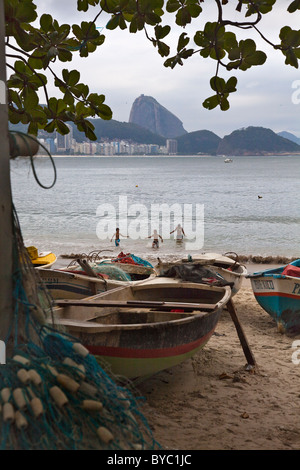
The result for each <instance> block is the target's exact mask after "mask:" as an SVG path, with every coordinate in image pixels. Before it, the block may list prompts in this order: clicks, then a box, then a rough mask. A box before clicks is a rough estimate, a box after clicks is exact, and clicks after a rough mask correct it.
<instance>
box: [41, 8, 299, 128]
mask: <svg viewBox="0 0 300 470" xmlns="http://www.w3.org/2000/svg"><path fill="white" fill-rule="evenodd" d="M37 3H38V12H39V13H43V12H47V13H50V14H52V16H53V17H54V18H57V19H58V21H59V22H65V23H69V24H72V23H74V22H81V21H87V20H89V19H92V18H93V17H94V16H95V9H93V8H91V9H90V10H89V11H88V12H86V13H83V12H77V11H76V3H77V2H75V1H72V2H69V1H68V2H60V1H58V0H47V1H46V0H39V1H38V2H37ZM205 3H206V2H204V3H203V4H202V5H203V14H202V16H200V18H199V20H197V21H196V22H195V24H201V26H202V25H203V24H204V23H205V22H206V21H207V20H211V21H212V20H213V19H214V18H215V15H216V12H217V10H216V6H215V3H206V4H205ZM235 3H236V2H235ZM278 3H279V2H277V3H276V6H275V7H274V11H273V12H272V13H271V14H267V15H264V16H263V19H262V22H261V30H262V31H263V34H264V35H265V36H266V37H267V39H268V40H271V41H275V42H277V41H278V35H279V31H280V28H281V27H282V26H283V25H285V24H288V25H290V26H291V27H293V28H294V29H298V28H299V25H298V21H297V14H289V13H287V12H286V8H287V6H288V3H289V2H286V1H284V2H283V1H282V2H281V3H280V6H278ZM224 11H225V16H226V17H230V18H233V19H238V18H239V14H238V12H236V10H235V8H233V7H232V6H231V5H230V2H229V5H227V7H226V8H225V10H224ZM165 18H166V22H167V23H169V22H170V21H171V18H172V16H170V15H165ZM201 18H203V19H202V21H201ZM106 22H107V16H104V17H101V16H100V17H99V19H98V20H97V26H98V27H99V28H100V27H104V26H105V24H106ZM173 26H174V24H173ZM178 31H179V29H178V28H176V32H177V36H178ZM184 31H185V32H187V33H189V32H192V33H194V31H195V29H194V25H193V24H192V26H188V27H187V28H186V29H185V30H184ZM180 32H182V30H180ZM103 33H104V34H105V36H106V40H105V43H104V45H103V46H101V47H100V48H99V50H98V51H97V52H96V53H94V54H91V55H90V57H88V58H87V59H80V58H76V59H75V60H74V63H71V64H69V63H66V64H63V66H62V67H61V68H64V67H70V68H76V69H78V70H79V71H80V73H81V80H82V81H84V82H85V83H87V84H88V85H89V87H90V90H91V91H95V92H99V93H104V94H105V96H106V102H107V104H109V105H110V106H111V108H112V109H113V118H114V119H116V120H119V121H128V118H129V113H130V109H131V105H132V103H133V101H134V99H135V98H137V97H138V96H139V95H140V94H142V93H143V94H145V95H149V96H153V97H154V98H155V99H156V100H157V101H158V102H159V103H161V104H162V105H163V106H165V107H166V108H167V109H169V110H170V111H171V112H172V113H174V114H175V115H176V116H177V117H178V118H179V119H180V120H181V121H182V122H183V126H184V127H185V129H186V130H187V131H189V132H191V131H195V130H199V129H209V130H212V131H213V132H216V133H217V134H218V135H220V136H222V135H224V134H225V133H228V132H231V131H232V130H234V129H236V128H240V127H244V126H245V127H246V126H248V125H262V126H265V127H270V128H272V129H273V130H275V129H276V130H278V129H279V130H287V131H290V132H293V133H295V134H297V135H299V132H300V129H299V125H298V122H299V111H300V104H299V105H296V104H293V103H292V100H291V97H292V93H293V90H292V83H293V82H294V81H295V80H299V79H300V73H299V71H298V70H296V69H295V68H293V67H290V66H286V65H284V57H283V55H282V54H281V53H280V52H278V51H274V50H273V48H272V47H271V46H268V45H266V43H265V42H264V41H263V40H262V39H261V37H260V36H259V34H257V33H256V32H254V34H250V32H249V30H239V31H238V32H237V35H239V36H241V37H242V38H246V37H249V35H250V37H253V38H255V40H256V41H257V45H258V48H263V49H264V50H266V52H267V54H268V60H267V63H266V64H265V65H264V66H263V67H253V68H252V69H250V70H248V71H246V72H238V73H237V74H236V73H235V72H230V74H229V73H228V72H227V71H225V70H220V75H221V76H224V77H225V78H226V77H227V78H228V77H229V76H231V75H235V74H236V75H237V77H238V92H237V93H235V94H233V96H232V98H231V108H230V110H229V111H227V112H222V111H220V110H219V109H216V110H213V111H207V110H205V109H204V108H203V107H202V102H203V101H204V99H205V98H207V97H208V96H210V95H211V94H213V92H212V90H211V89H210V86H209V79H210V77H211V76H213V75H214V73H215V67H216V64H215V62H214V61H210V60H204V59H203V58H200V56H194V57H192V58H190V59H188V60H187V61H186V62H185V64H184V66H183V67H180V66H179V67H177V68H175V69H173V70H171V69H169V68H168V69H166V68H165V67H164V66H163V62H164V59H163V58H162V57H160V56H159V54H158V53H157V51H156V50H155V49H154V47H153V46H152V45H151V44H150V43H149V41H147V39H146V38H145V37H144V35H143V34H142V33H138V34H130V33H129V32H128V30H127V31H119V30H118V31H117V30H114V31H108V30H103ZM177 36H176V37H177ZM171 43H172V46H173V47H175V49H176V43H177V39H176V40H175V35H174V38H173V40H172V41H171ZM50 88H51V87H50ZM51 90H52V92H55V90H54V88H51Z"/></svg>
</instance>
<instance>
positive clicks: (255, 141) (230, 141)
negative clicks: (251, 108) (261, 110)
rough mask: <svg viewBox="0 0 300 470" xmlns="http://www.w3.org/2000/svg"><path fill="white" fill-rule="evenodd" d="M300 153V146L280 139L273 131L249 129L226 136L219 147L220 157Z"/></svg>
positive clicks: (258, 128) (261, 128)
mask: <svg viewBox="0 0 300 470" xmlns="http://www.w3.org/2000/svg"><path fill="white" fill-rule="evenodd" d="M297 152H299V153H300V145H298V144H296V143H295V142H292V141H290V140H288V139H285V138H283V137H280V136H279V135H277V134H275V132H273V131H272V130H271V129H266V128H264V127H247V128H243V129H239V130H236V131H233V132H232V133H231V134H230V135H226V136H225V137H224V138H223V139H222V140H221V142H220V144H219V146H218V150H217V153H218V154H220V155H268V154H276V153H278V154H281V153H297Z"/></svg>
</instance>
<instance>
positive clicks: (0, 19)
mask: <svg viewBox="0 0 300 470" xmlns="http://www.w3.org/2000/svg"><path fill="white" fill-rule="evenodd" d="M0 149H1V150H0V340H2V341H4V340H6V337H7V333H8V331H9V325H10V323H11V321H12V319H13V282H12V270H13V219H12V195H11V183H10V162H9V159H10V158H9V157H10V155H9V134H8V108H7V91H6V65H5V17H4V1H3V0H0Z"/></svg>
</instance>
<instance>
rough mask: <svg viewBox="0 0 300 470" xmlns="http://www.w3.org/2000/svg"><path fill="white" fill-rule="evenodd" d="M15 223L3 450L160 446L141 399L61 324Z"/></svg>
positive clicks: (2, 375)
mask: <svg viewBox="0 0 300 470" xmlns="http://www.w3.org/2000/svg"><path fill="white" fill-rule="evenodd" d="M14 221H15V224H14V228H15V234H14V236H15V241H14V279H13V281H14V300H15V310H14V316H13V319H12V322H11V327H10V330H9V331H8V334H7V338H6V344H7V346H8V349H9V354H8V357H9V358H8V359H7V362H6V365H2V366H1V367H0V410H1V419H0V423H1V424H0V425H1V432H0V449H2V450H8V449H11V450H12V449H31V450H35V449H36V450H42V449H45V450H54V449H59V450H73V449H74V450H75V449H76V450H80V449H82V450H87V449H105V450H109V449H110V450H118V449H124V450H138V449H147V450H148V449H158V448H159V447H160V446H159V444H158V443H157V442H156V441H155V439H154V438H153V435H152V432H151V430H150V428H149V425H148V423H147V420H146V419H145V417H144V416H143V414H142V412H141V410H140V409H141V400H142V399H141V398H139V397H136V396H135V395H134V393H133V392H132V391H130V390H129V388H125V387H123V386H121V385H118V383H117V382H116V381H115V380H114V377H112V376H111V375H110V374H108V372H107V371H105V370H104V369H103V368H102V367H100V365H99V364H98V363H97V361H96V359H95V357H94V356H93V355H91V354H90V353H89V352H88V351H87V350H86V349H85V348H84V347H83V346H82V344H81V343H79V342H78V340H77V339H76V338H73V337H72V336H70V335H68V334H67V333H66V332H64V331H60V330H59V329H58V328H57V327H56V326H55V319H54V311H53V309H52V299H51V297H50V296H49V294H48V292H47V291H45V290H44V289H43V288H42V287H41V283H39V282H38V279H37V276H38V273H37V271H36V270H34V268H33V267H32V264H31V261H30V258H29V256H28V253H27V252H26V249H25V248H24V244H23V240H22V236H21V230H20V227H19V224H18V220H17V216H16V213H14ZM51 317H52V318H53V323H52V324H51V322H50V323H49V319H51Z"/></svg>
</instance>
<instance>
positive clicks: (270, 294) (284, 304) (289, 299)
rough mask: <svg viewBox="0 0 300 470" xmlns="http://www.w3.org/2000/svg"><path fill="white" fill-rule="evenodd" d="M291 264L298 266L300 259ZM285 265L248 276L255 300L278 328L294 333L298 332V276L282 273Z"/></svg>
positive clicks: (299, 291)
mask: <svg viewBox="0 0 300 470" xmlns="http://www.w3.org/2000/svg"><path fill="white" fill-rule="evenodd" d="M291 264H292V265H294V266H296V267H300V260H296V261H294V262H293V263H291ZM285 267H286V266H282V267H281V268H277V269H274V270H267V271H263V272H260V273H254V274H252V275H249V276H248V277H249V278H250V280H251V285H252V289H253V293H254V295H255V298H256V300H257V302H258V303H259V305H260V306H261V307H262V308H263V309H264V310H265V311H266V312H267V313H268V314H269V315H270V316H271V317H272V318H273V319H274V320H275V321H276V323H277V326H278V330H279V331H281V332H284V333H287V334H290V335H295V334H298V333H300V278H298V277H292V276H288V275H283V274H282V272H283V270H284V268H285Z"/></svg>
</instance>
